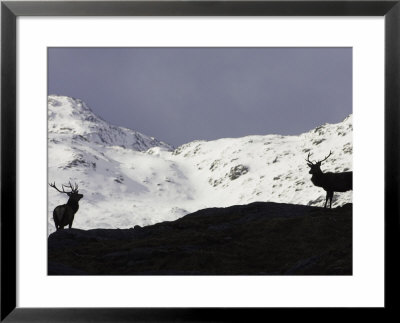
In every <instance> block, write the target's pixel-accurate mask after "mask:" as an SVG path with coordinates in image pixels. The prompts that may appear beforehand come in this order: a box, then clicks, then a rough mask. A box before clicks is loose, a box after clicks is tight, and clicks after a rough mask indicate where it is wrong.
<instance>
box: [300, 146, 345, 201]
mask: <svg viewBox="0 0 400 323" xmlns="http://www.w3.org/2000/svg"><path fill="white" fill-rule="evenodd" d="M331 154H332V152H330V153H329V155H328V156H327V157H325V159H323V160H321V161H318V162H316V163H312V162H311V161H310V160H309V158H310V154H308V158H307V159H306V161H307V164H308V166H309V167H310V172H309V173H310V174H312V177H311V182H312V183H313V184H314V185H315V186H318V187H322V188H323V189H324V190H325V191H326V199H325V206H324V208H326V205H327V203H328V200H329V207H330V208H331V207H332V198H333V193H334V192H347V191H351V190H352V189H353V172H342V173H331V172H327V173H324V172H322V170H321V164H322V162H323V161H325V160H326V159H328V157H329V156H330V155H331Z"/></svg>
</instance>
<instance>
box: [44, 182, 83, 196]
mask: <svg viewBox="0 0 400 323" xmlns="http://www.w3.org/2000/svg"><path fill="white" fill-rule="evenodd" d="M49 185H50V186H51V187H53V188H55V189H56V190H57V191H58V192H60V193H65V194H68V193H78V184H76V183H75V187H73V186H72V184H71V182H69V185H64V184H61V187H62V191H60V190H59V189H58V188H57V186H56V182H54V183H53V184H51V183H49ZM64 187H67V188H68V187H69V188H70V189H71V191H70V192H66V191H65V189H64Z"/></svg>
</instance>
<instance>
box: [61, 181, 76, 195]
mask: <svg viewBox="0 0 400 323" xmlns="http://www.w3.org/2000/svg"><path fill="white" fill-rule="evenodd" d="M62 187H63V190H64V187H69V188H70V189H71V193H78V184H76V183H75V186H74V187H73V186H72V184H71V181H69V182H68V185H64V184H62Z"/></svg>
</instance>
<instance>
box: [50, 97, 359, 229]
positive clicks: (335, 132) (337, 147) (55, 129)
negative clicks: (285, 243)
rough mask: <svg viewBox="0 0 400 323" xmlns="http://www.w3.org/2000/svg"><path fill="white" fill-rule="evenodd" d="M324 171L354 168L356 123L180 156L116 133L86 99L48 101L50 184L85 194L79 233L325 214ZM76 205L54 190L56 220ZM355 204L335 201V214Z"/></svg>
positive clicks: (194, 149)
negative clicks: (290, 209)
mask: <svg viewBox="0 0 400 323" xmlns="http://www.w3.org/2000/svg"><path fill="white" fill-rule="evenodd" d="M329 151H332V153H333V154H332V156H331V157H330V158H328V160H327V161H326V162H324V163H323V165H322V167H321V168H322V170H323V171H334V172H340V171H346V170H352V116H351V115H350V116H349V117H347V118H346V119H345V120H344V121H343V122H341V123H338V124H324V125H322V126H320V127H318V128H316V129H313V130H311V131H309V132H307V133H303V134H301V135H299V136H281V135H264V136H246V137H242V138H224V139H219V140H214V141H193V142H190V143H187V144H184V145H182V146H180V147H178V148H176V149H173V147H172V146H170V145H168V144H166V143H164V142H162V141H158V140H157V139H155V138H153V137H148V136H145V135H143V134H141V133H138V132H135V131H132V130H130V129H126V128H122V127H117V126H112V125H109V124H108V123H107V122H106V121H104V120H102V119H101V118H99V117H97V116H96V115H94V113H93V112H92V111H91V110H90V109H89V108H88V107H87V105H86V104H85V103H84V102H82V101H81V100H77V99H73V98H69V97H63V96H49V98H48V182H55V183H56V184H57V185H58V187H60V186H61V184H63V183H64V184H65V183H68V181H71V182H73V183H75V182H76V183H77V184H78V185H79V192H80V193H82V194H83V195H84V197H83V199H82V200H81V201H80V203H79V204H80V209H79V211H78V213H77V214H76V216H75V220H74V225H73V226H74V227H77V228H81V229H92V228H129V227H133V226H135V225H140V226H144V225H149V224H154V223H157V222H161V221H170V220H175V219H177V218H180V217H182V216H183V215H185V214H187V213H191V212H194V211H197V210H199V209H203V208H207V207H226V206H230V205H235V204H247V203H250V202H255V201H271V202H281V203H292V204H305V205H313V206H323V204H324V201H325V191H324V190H323V189H322V188H318V187H315V186H313V184H312V183H311V181H310V177H311V175H310V174H309V173H308V171H309V168H308V166H307V164H306V162H305V158H306V157H307V154H308V153H309V152H311V153H312V155H311V160H320V159H323V158H324V157H325V156H326V155H328V153H329ZM66 201H67V196H66V195H65V194H60V193H58V192H57V191H56V190H54V189H53V188H51V187H49V188H48V224H49V225H48V232H49V233H51V232H53V231H55V227H54V223H53V220H52V212H53V209H54V207H55V206H57V205H59V204H64V203H66ZM351 201H352V192H351V191H350V192H345V193H335V196H334V200H333V205H332V206H333V207H336V206H339V205H343V204H345V203H348V202H351Z"/></svg>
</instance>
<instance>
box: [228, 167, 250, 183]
mask: <svg viewBox="0 0 400 323" xmlns="http://www.w3.org/2000/svg"><path fill="white" fill-rule="evenodd" d="M248 171H249V168H248V167H247V166H244V165H237V166H235V167H232V168H231V170H230V171H229V175H228V176H229V178H230V179H231V180H235V179H237V178H239V177H240V176H242V175H244V174H246V173H248Z"/></svg>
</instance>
